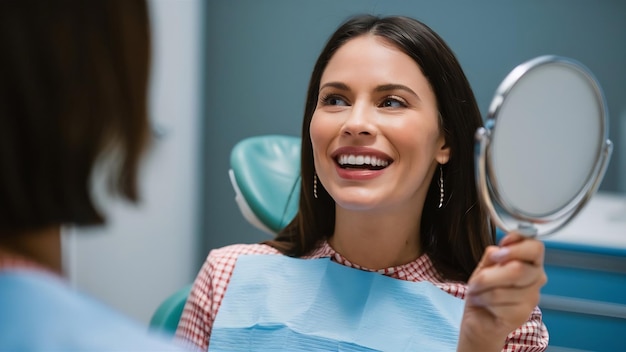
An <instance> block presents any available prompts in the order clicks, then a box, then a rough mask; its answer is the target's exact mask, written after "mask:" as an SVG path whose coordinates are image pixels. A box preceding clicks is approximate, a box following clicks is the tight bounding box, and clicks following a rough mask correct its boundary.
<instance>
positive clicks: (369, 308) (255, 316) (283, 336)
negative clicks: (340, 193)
mask: <svg viewBox="0 0 626 352" xmlns="http://www.w3.org/2000/svg"><path fill="white" fill-rule="evenodd" d="M463 308H464V301H463V300H461V299H459V298H456V297H454V296H452V295H450V294H448V293H446V292H444V291H442V290H441V289H439V288H437V287H436V286H434V285H433V284H431V283H429V282H409V281H403V280H398V279H394V278H391V277H387V276H384V275H381V274H378V273H374V272H367V271H362V270H358V269H354V268H349V267H346V266H344V265H341V264H337V263H335V262H333V261H331V260H330V259H329V258H321V259H296V258H290V257H286V256H282V255H243V256H240V257H239V258H238V260H237V263H236V265H235V269H234V271H233V275H232V277H231V280H230V283H229V284H228V288H227V290H226V293H225V295H224V299H223V301H222V304H221V306H220V308H219V311H218V313H217V317H216V319H215V322H214V324H213V329H212V333H211V339H210V341H209V351H455V350H456V345H457V341H458V334H459V327H460V323H461V317H462V315H463Z"/></svg>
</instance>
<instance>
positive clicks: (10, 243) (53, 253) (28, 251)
mask: <svg viewBox="0 0 626 352" xmlns="http://www.w3.org/2000/svg"><path fill="white" fill-rule="evenodd" d="M3 252H5V253H7V255H17V256H21V257H24V258H27V259H29V260H32V261H34V262H36V263H37V264H40V265H42V266H44V267H45V268H47V269H49V270H51V271H53V272H56V273H57V274H59V275H62V274H63V269H62V257H61V227H60V226H50V227H47V228H44V229H40V230H35V231H27V232H21V233H14V234H3V235H0V257H1V256H3V254H2V253H3Z"/></svg>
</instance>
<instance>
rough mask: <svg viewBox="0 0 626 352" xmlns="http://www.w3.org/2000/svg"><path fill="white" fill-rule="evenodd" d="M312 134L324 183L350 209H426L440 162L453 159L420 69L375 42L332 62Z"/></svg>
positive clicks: (354, 45)
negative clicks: (426, 201)
mask: <svg viewBox="0 0 626 352" xmlns="http://www.w3.org/2000/svg"><path fill="white" fill-rule="evenodd" d="M310 133H311V143H312V145H313V156H314V160H315V170H316V172H317V175H318V177H319V179H320V182H321V183H322V184H323V185H324V188H326V190H327V191H328V193H329V194H330V195H331V196H332V198H333V199H334V200H335V202H336V203H337V206H339V207H342V208H344V209H347V210H357V211H365V210H374V211H377V210H385V209H387V210H391V211H393V210H394V209H398V208H403V209H404V208H406V207H407V206H408V207H413V208H415V209H416V210H421V209H422V204H423V202H424V199H425V198H426V193H427V191H428V186H429V183H430V180H431V178H432V175H433V173H434V171H435V169H436V166H437V163H446V162H447V161H448V158H449V148H448V147H447V146H446V145H445V139H444V137H443V134H442V133H441V132H440V131H439V123H438V109H437V101H436V97H435V95H434V92H433V91H432V89H431V87H430V84H429V83H428V80H427V79H426V77H424V75H423V74H422V72H421V69H420V67H419V66H418V65H417V64H416V63H415V61H413V60H412V59H411V58H410V57H409V56H407V55H406V54H404V53H403V52H402V51H400V50H398V49H396V48H395V47H394V46H392V45H391V44H389V42H387V41H385V40H384V39H383V38H381V37H377V36H373V35H363V36H360V37H356V38H354V39H352V40H350V41H348V42H347V43H345V44H344V45H343V46H342V47H341V48H339V50H337V52H336V53H335V55H334V56H333V57H332V58H331V60H330V61H329V63H328V65H327V67H326V69H325V70H324V72H323V74H322V78H321V82H320V90H319V101H318V103H317V107H316V110H315V112H314V113H313V117H312V120H311V125H310Z"/></svg>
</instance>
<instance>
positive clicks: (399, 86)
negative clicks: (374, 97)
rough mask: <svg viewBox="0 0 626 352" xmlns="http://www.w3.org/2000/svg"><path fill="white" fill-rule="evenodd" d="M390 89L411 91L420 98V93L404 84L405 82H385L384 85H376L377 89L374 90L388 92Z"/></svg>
mask: <svg viewBox="0 0 626 352" xmlns="http://www.w3.org/2000/svg"><path fill="white" fill-rule="evenodd" d="M390 90H403V91H405V92H407V93H410V94H412V95H414V96H415V97H416V98H418V99H419V95H417V93H415V92H414V91H413V89H411V88H409V87H407V86H405V85H403V84H384V85H382V86H378V87H376V89H374V91H376V92H388V91H390Z"/></svg>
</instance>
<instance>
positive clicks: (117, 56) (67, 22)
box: [0, 0, 150, 234]
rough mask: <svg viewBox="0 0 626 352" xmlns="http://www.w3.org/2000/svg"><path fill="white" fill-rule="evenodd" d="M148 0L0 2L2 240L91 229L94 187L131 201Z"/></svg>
mask: <svg viewBox="0 0 626 352" xmlns="http://www.w3.org/2000/svg"><path fill="white" fill-rule="evenodd" d="M149 39H150V35H149V21H148V12H147V4H146V2H145V0H55V1H41V0H15V1H14V0H6V1H4V0H3V1H0V51H1V52H2V54H0V168H1V170H0V233H2V234H4V233H15V232H23V231H27V230H33V229H38V228H42V227H46V226H50V225H60V224H64V223H73V224H78V225H88V224H98V223H102V222H103V221H104V217H103V215H102V214H100V213H99V212H98V210H97V209H96V207H95V206H94V202H93V199H92V196H91V178H92V173H93V170H94V166H95V165H96V164H97V163H98V162H99V161H100V160H102V157H103V156H104V155H110V156H111V157H110V160H112V162H111V163H110V164H107V165H110V169H109V170H107V174H108V180H109V181H110V184H109V185H110V186H111V187H112V190H113V191H114V192H116V193H119V194H121V195H123V196H124V197H126V198H128V199H130V200H133V201H134V200H137V198H138V191H137V185H136V179H137V173H138V166H139V165H138V164H139V161H140V157H141V153H142V152H143V150H144V149H145V146H146V142H147V140H148V136H149V134H148V117H147V86H148V77H149V70H150V40H149Z"/></svg>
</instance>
